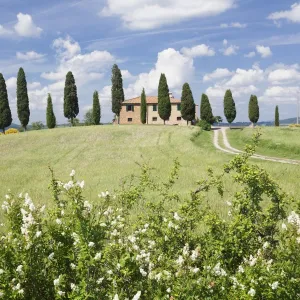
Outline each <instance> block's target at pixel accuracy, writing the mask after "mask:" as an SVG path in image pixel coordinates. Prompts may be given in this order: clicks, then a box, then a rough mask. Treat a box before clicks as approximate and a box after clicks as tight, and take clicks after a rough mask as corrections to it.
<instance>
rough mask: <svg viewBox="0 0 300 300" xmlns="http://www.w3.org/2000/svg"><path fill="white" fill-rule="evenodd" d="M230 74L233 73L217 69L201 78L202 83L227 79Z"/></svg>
mask: <svg viewBox="0 0 300 300" xmlns="http://www.w3.org/2000/svg"><path fill="white" fill-rule="evenodd" d="M232 74H233V72H230V71H229V70H228V69H221V68H218V69H216V70H215V71H213V72H212V73H210V74H205V75H204V76H203V81H204V82H207V81H211V80H215V79H221V78H225V77H229V76H231V75H232Z"/></svg>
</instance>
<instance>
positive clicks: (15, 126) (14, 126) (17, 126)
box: [6, 123, 21, 129]
mask: <svg viewBox="0 0 300 300" xmlns="http://www.w3.org/2000/svg"><path fill="white" fill-rule="evenodd" d="M20 127H21V126H20V125H17V124H14V123H12V124H11V125H10V126H8V127H7V128H6V129H8V128H16V129H18V128H20Z"/></svg>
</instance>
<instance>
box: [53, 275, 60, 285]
mask: <svg viewBox="0 0 300 300" xmlns="http://www.w3.org/2000/svg"><path fill="white" fill-rule="evenodd" d="M59 281H60V276H59V277H58V278H56V279H54V280H53V284H54V286H58V285H59Z"/></svg>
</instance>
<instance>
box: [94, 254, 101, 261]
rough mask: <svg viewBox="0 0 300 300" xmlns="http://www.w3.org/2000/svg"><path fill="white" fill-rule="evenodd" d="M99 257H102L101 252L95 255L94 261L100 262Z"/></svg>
mask: <svg viewBox="0 0 300 300" xmlns="http://www.w3.org/2000/svg"><path fill="white" fill-rule="evenodd" d="M101 256H102V254H101V252H98V253H96V255H95V257H94V259H95V260H100V259H101Z"/></svg>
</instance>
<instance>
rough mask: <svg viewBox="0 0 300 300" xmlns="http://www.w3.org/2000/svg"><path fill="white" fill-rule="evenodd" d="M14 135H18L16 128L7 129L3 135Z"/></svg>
mask: <svg viewBox="0 0 300 300" xmlns="http://www.w3.org/2000/svg"><path fill="white" fill-rule="evenodd" d="M14 133H19V130H18V129H16V128H9V129H7V130H6V131H5V134H14Z"/></svg>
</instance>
